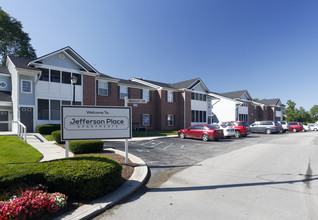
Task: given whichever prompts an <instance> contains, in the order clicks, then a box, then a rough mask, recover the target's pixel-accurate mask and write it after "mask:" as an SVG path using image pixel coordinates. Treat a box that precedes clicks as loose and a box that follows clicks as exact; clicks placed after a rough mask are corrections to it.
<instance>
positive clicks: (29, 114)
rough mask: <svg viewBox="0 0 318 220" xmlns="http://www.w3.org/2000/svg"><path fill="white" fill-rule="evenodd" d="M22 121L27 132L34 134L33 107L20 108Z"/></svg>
mask: <svg viewBox="0 0 318 220" xmlns="http://www.w3.org/2000/svg"><path fill="white" fill-rule="evenodd" d="M20 121H21V122H22V123H23V124H24V125H25V126H26V127H27V132H33V108H32V107H20Z"/></svg>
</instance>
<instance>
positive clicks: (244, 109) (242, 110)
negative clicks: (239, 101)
mask: <svg viewBox="0 0 318 220" xmlns="http://www.w3.org/2000/svg"><path fill="white" fill-rule="evenodd" d="M238 113H239V114H245V115H248V107H246V106H239V107H238Z"/></svg>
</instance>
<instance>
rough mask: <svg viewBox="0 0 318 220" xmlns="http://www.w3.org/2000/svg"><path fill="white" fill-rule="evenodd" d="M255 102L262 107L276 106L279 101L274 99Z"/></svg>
mask: <svg viewBox="0 0 318 220" xmlns="http://www.w3.org/2000/svg"><path fill="white" fill-rule="evenodd" d="M257 102H260V103H262V104H264V105H268V106H276V105H277V104H278V103H279V102H280V99H279V98H276V99H263V100H258V101H257Z"/></svg>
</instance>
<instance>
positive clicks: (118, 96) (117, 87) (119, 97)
mask: <svg viewBox="0 0 318 220" xmlns="http://www.w3.org/2000/svg"><path fill="white" fill-rule="evenodd" d="M117 88H118V98H120V86H117Z"/></svg>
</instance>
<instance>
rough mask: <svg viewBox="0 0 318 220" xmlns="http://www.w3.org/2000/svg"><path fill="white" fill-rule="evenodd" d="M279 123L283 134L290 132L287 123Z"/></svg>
mask: <svg viewBox="0 0 318 220" xmlns="http://www.w3.org/2000/svg"><path fill="white" fill-rule="evenodd" d="M279 123H280V124H281V125H282V128H283V133H285V132H286V131H289V130H290V126H289V123H288V122H287V121H279Z"/></svg>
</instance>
